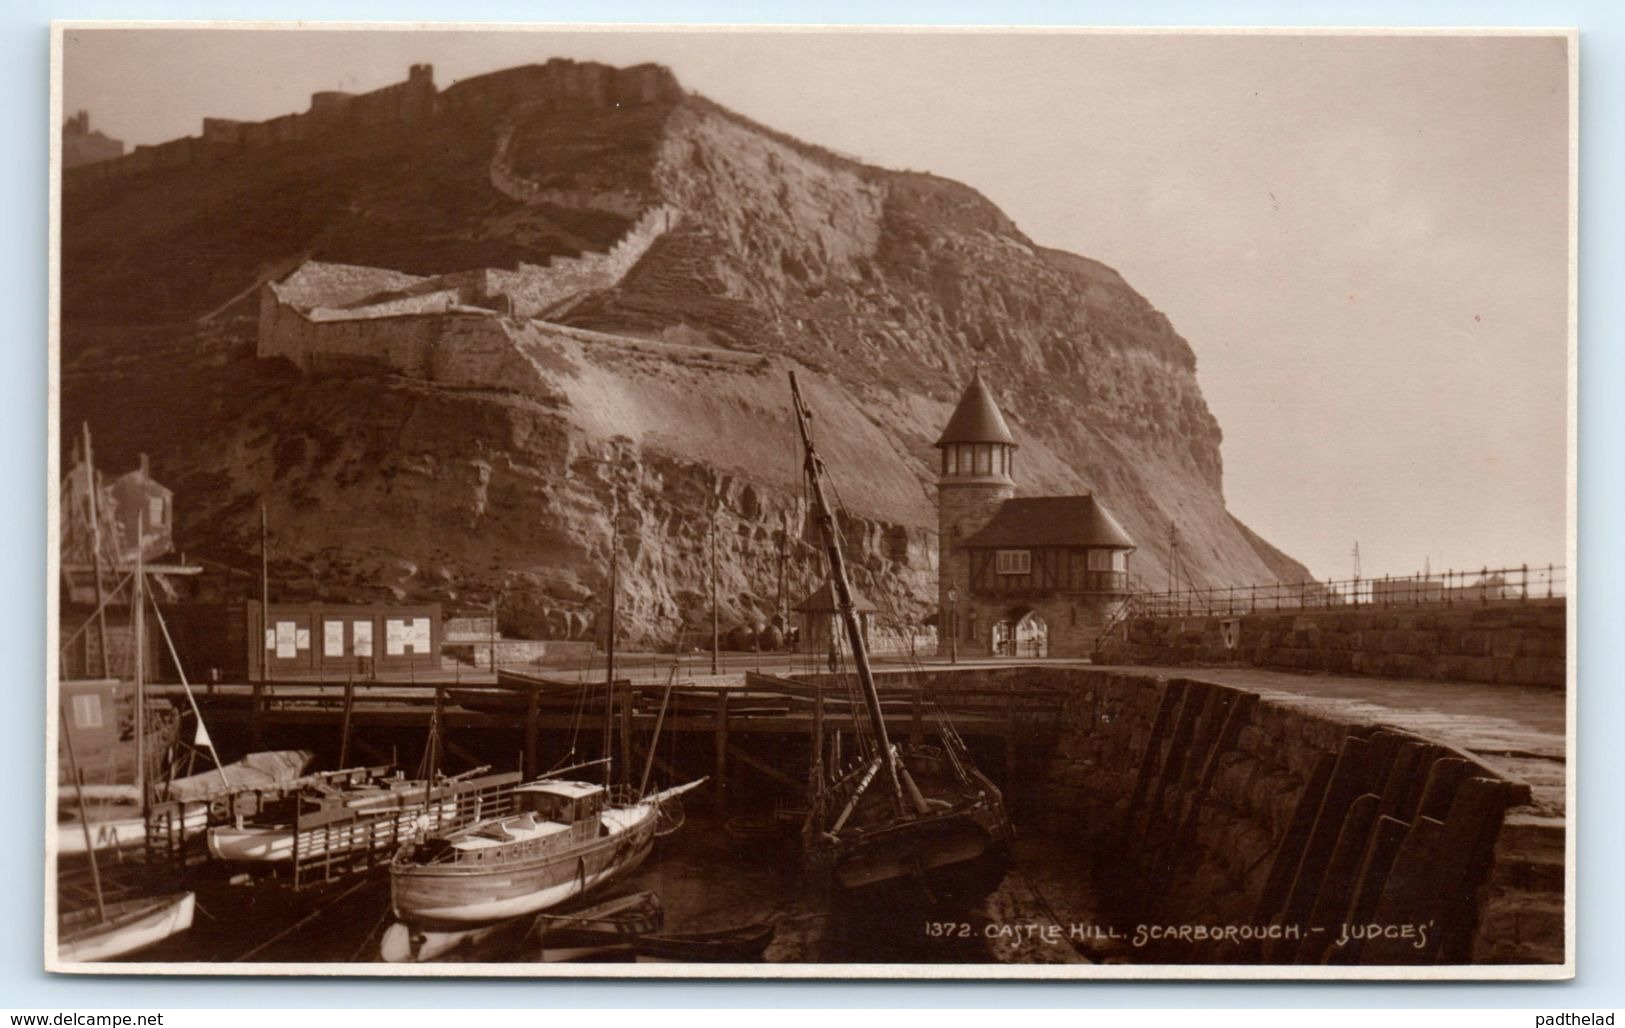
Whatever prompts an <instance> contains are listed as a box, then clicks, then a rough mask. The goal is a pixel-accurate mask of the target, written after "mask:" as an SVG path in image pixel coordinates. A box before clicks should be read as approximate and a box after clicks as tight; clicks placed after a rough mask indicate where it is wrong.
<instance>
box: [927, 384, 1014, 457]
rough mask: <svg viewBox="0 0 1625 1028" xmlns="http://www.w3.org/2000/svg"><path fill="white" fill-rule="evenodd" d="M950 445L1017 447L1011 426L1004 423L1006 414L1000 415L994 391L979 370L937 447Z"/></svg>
mask: <svg viewBox="0 0 1625 1028" xmlns="http://www.w3.org/2000/svg"><path fill="white" fill-rule="evenodd" d="M949 443H1004V444H1006V445H1009V446H1014V445H1015V444H1016V440H1015V437H1014V436H1012V435H1011V434H1010V426H1009V425H1006V424H1005V423H1004V415H1003V414H1000V413H999V405H998V404H997V403H995V402H994V400H993V394H992V392H990V391H989V390H988V388H987V384H986V383H985V382H983V381H982V373H981V372H980V371H978V372H976V374H975V376H973V377H972V378H971V380H970V385H968V386H966V387H965V395H963V396H961V397H960V398H959V406H958V407H955V408H954V414H953V417H951V418H949V419H948V427H947V428H945V429H943V430H942V438H941V439H938V440H937V445H938V446H946V445H947V444H949Z"/></svg>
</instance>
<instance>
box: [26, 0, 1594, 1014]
mask: <svg viewBox="0 0 1625 1028" xmlns="http://www.w3.org/2000/svg"><path fill="white" fill-rule="evenodd" d="M53 18H144V19H208V18H238V19H247V18H276V19H300V18H307V19H312V20H319V19H326V20H332V19H340V18H342V19H346V20H377V21H386V20H388V21H405V20H424V21H433V20H448V19H456V20H458V21H628V22H650V23H653V22H675V21H689V22H717V23H774V22H781V23H799V24H806V23H812V22H821V23H865V22H867V23H880V24H899V23H921V24H1022V25H1067V24H1070V25H1306V24H1322V25H1377V26H1382V25H1396V26H1397V25H1450V26H1456V25H1477V26H1501V25H1538V26H1565V27H1567V26H1578V27H1579V28H1580V30H1581V34H1580V96H1581V100H1580V123H1581V132H1580V137H1581V153H1580V287H1579V288H1580V494H1579V495H1580V515H1579V536H1580V539H1581V549H1580V555H1581V556H1580V570H1581V574H1580V575H1579V576H1578V577H1579V579H1580V582H1581V589H1582V590H1583V592H1584V596H1585V600H1584V603H1583V604H1581V605H1579V607H1578V609H1579V611H1580V626H1579V631H1580V648H1579V667H1580V682H1581V686H1580V701H1579V702H1580V723H1579V724H1580V727H1579V744H1578V750H1579V753H1580V760H1579V762H1578V767H1577V770H1578V774H1579V781H1580V783H1581V784H1580V803H1579V812H1578V824H1579V839H1580V854H1579V862H1578V868H1579V907H1578V911H1579V939H1578V958H1579V963H1578V968H1579V974H1578V977H1577V978H1576V980H1575V981H1573V982H1568V983H1484V984H1421V983H1417V984H1397V983H1371V984H1330V983H1293V984H1285V983H1213V984H1205V983H1171V982H1150V983H1143V984H1134V983H1114V982H1113V983H1109V982H1067V983H1052V984H1034V983H1021V984H1017V983H940V982H929V983H900V982H877V983H817V984H807V983H739V982H680V983H673V982H662V983H656V982H598V983H593V982H586V983H583V982H564V981H537V980H514V981H505V980H491V979H472V980H467V981H450V982H448V981H367V980H356V979H322V980H312V979H239V978H221V979H163V978H152V979H131V978H113V977H101V978H97V977H81V976H74V977H53V976H49V975H46V974H45V973H44V972H43V971H42V970H41V969H40V968H41V963H42V960H41V927H40V918H41V903H42V899H41V889H42V882H43V874H42V856H41V853H40V850H39V838H40V834H39V832H40V829H39V825H40V824H41V823H42V821H43V817H44V814H43V809H42V798H41V790H40V789H39V784H38V783H39V774H40V768H41V767H42V766H44V754H43V739H42V735H41V730H40V726H41V725H43V724H44V694H43V683H44V681H45V670H44V645H43V640H44V635H45V622H44V616H45V611H44V607H43V602H42V599H43V585H42V584H43V583H44V581H45V574H46V567H45V564H46V551H45V545H44V540H45V518H44V513H45V496H46V494H45V487H46V484H47V479H46V470H45V451H46V390H47V371H46V349H47V344H46V340H47V330H46V322H47V310H46V303H47V289H48V287H47V279H46V260H45V255H46V247H47V239H48V227H47V217H48V211H47V197H48V192H47V168H46V166H47V142H48V139H49V133H50V131H51V124H50V115H49V93H50V86H49V83H50V78H49V68H50V31H49V23H50V20H51V19H53ZM0 47H3V50H0V76H3V78H0V84H3V85H4V87H5V93H4V96H5V98H6V99H5V101H4V102H0V139H3V141H4V143H5V150H4V152H5V153H6V154H9V155H10V156H9V159H7V160H5V161H4V162H3V164H0V202H3V204H4V211H5V216H4V219H3V220H0V225H4V226H5V238H6V245H5V247H4V249H3V250H0V269H3V270H4V272H5V274H4V275H3V277H0V283H3V285H0V288H4V290H5V295H6V300H7V303H6V306H5V307H4V308H3V310H4V312H5V316H4V318H3V320H0V339H3V341H4V343H3V344H4V346H5V347H6V350H7V352H8V353H9V357H8V358H7V360H6V363H5V365H4V369H3V370H0V427H3V429H4V436H3V438H4V439H5V440H6V445H5V447H4V448H3V449H0V461H3V462H4V464H3V469H4V475H5V480H7V481H10V482H11V483H12V488H13V497H12V500H11V501H10V502H8V503H6V504H4V505H3V506H0V539H4V540H5V542H4V549H3V553H4V559H5V565H6V566H7V567H8V569H10V571H11V574H10V575H9V576H8V577H10V578H11V581H12V584H11V586H10V587H9V588H7V589H5V590H4V594H3V596H0V632H3V636H0V641H3V645H4V651H3V652H5V653H7V654H9V655H10V657H11V659H10V663H9V665H8V666H9V667H10V669H11V673H10V674H9V675H8V676H7V678H8V679H9V680H7V681H4V682H0V692H3V693H4V694H5V695H6V697H7V699H6V701H5V702H6V714H5V716H3V717H0V722H3V723H0V753H3V754H5V755H6V759H5V760H4V762H3V765H0V767H3V771H0V774H3V777H0V812H3V816H4V818H5V821H4V822H0V824H3V825H4V826H5V829H6V830H5V831H4V832H3V834H0V915H3V916H0V1008H5V1007H19V1008H34V1009H37V1010H40V1011H54V1010H72V1009H79V1010H85V1009H90V1008H96V1007H123V1008H126V1009H130V1008H146V1009H149V1010H150V1009H164V1008H175V1007H231V1006H248V1007H258V1006H278V1007H337V1006H378V1007H387V1006H407V1007H420V1006H439V1007H446V1006H450V1007H513V1006H532V1005H538V1006H552V1005H570V1006H651V1007H670V1006H696V1007H698V1006H723V1007H756V1006H780V1005H790V1006H830V1007H850V1006H882V1007H885V1006H896V1007H918V1006H926V1007H931V1006H936V1007H983V1006H986V1007H1039V1006H1080V1007H1089V1006H1097V1007H1130V1006H1177V1007H1208V1006H1227V1007H1250V1006H1266V1007H1304V1006H1311V1007H1312V1006H1335V1007H1346V1006H1388V1007H1430V1006H1440V1007H1542V1008H1567V1009H1579V1008H1598V1007H1616V1006H1625V982H1622V977H1625V974H1622V969H1625V940H1622V938H1621V929H1622V928H1625V917H1622V915H1625V902H1622V900H1625V873H1621V870H1620V864H1621V861H1622V860H1625V845H1622V839H1625V826H1622V824H1621V814H1622V808H1625V805H1622V803H1621V798H1622V793H1625V745H1620V743H1619V742H1618V741H1617V734H1618V733H1619V732H1620V731H1621V730H1622V729H1625V717H1622V707H1625V701H1622V691H1621V685H1620V680H1621V673H1620V672H1621V659H1620V656H1619V653H1618V651H1616V650H1614V648H1613V647H1611V646H1609V645H1608V643H1607V639H1608V635H1607V634H1606V633H1607V632H1608V631H1609V628H1610V626H1613V625H1615V624H1617V623H1618V619H1619V614H1620V612H1621V611H1622V610H1625V602H1622V597H1621V584H1620V576H1619V571H1620V567H1621V561H1620V557H1621V549H1622V548H1621V544H1620V542H1619V541H1618V540H1616V539H1615V538H1613V536H1612V535H1611V533H1610V532H1609V531H1608V529H1607V527H1606V526H1609V525H1613V526H1616V529H1617V527H1618V526H1620V525H1622V524H1625V519H1622V518H1621V516H1620V494H1621V488H1622V485H1625V482H1622V478H1625V476H1622V475H1621V474H1620V465H1619V458H1618V456H1617V454H1618V453H1620V452H1621V449H1620V447H1621V443H1622V428H1625V404H1622V403H1620V402H1619V401H1618V399H1617V394H1618V392H1619V390H1620V389H1621V388H1622V387H1625V373H1622V370H1625V369H1622V367H1621V346H1620V343H1619V341H1618V334H1619V329H1620V326H1621V325H1625V301H1622V300H1621V293H1620V290H1619V288H1618V283H1619V280H1620V278H1621V275H1622V272H1625V267H1622V265H1621V261H1620V247H1621V245H1622V243H1621V240H1622V239H1625V226H1622V225H1621V218H1620V189H1619V187H1618V185H1617V183H1618V182H1620V181H1625V167H1622V166H1621V160H1620V158H1621V142H1622V141H1621V132H1622V127H1625V118H1622V117H1621V115H1620V112H1619V109H1618V106H1617V105H1618V103H1619V101H1620V99H1621V95H1620V89H1619V79H1620V63H1621V61H1622V60H1625V14H1622V13H1621V7H1620V5H1618V4H1617V3H1608V2H1606V0H1598V2H1578V0H1574V2H1556V3H1545V4H1539V3H1516V2H1499V3H1497V2H1479V3H1471V2H1433V0H1408V2H1378V3H1355V2H1352V0H1348V2H1342V3H1333V2H1323V3H1287V2H1274V3H1267V2H1254V3H1212V2H1209V3H1203V2H1200V0H1185V2H1163V3H1148V2H1145V0H1141V2H1139V3H1074V4H1066V3H1043V2H1037V0H1004V2H1001V3H998V4H988V3H983V4H973V3H954V2H934V3H907V2H884V0H865V2H862V3H852V2H824V3H808V2H797V3H783V4H779V5H776V6H775V7H773V8H771V9H767V8H762V9H759V8H758V7H757V6H756V5H752V4H747V3H739V2H728V0H711V2H704V0H666V2H662V3H658V4H653V3H629V2H621V3H615V2H596V3H591V2H584V0H575V2H567V3H547V4H541V3H533V4H522V3H519V2H504V0H458V2H457V3H439V4H435V3H426V2H422V0H271V2H265V3H253V2H251V0H216V2H212V3H211V2H185V0H145V2H142V3H139V4H130V3H118V2H113V0H82V2H77V3H69V2H46V0H20V2H13V3H11V4H9V5H7V6H6V7H5V8H4V9H3V11H0ZM1610 287H1611V288H1610Z"/></svg>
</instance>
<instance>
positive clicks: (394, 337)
mask: <svg viewBox="0 0 1625 1028" xmlns="http://www.w3.org/2000/svg"><path fill="white" fill-rule="evenodd" d="M259 356H260V357H262V358H263V357H283V358H286V359H287V360H289V361H292V362H293V363H294V364H295V365H296V366H297V367H299V368H300V369H301V370H302V371H304V372H306V373H307V374H319V373H323V372H337V371H357V370H377V371H382V372H388V373H392V374H397V375H406V376H409V377H411V378H420V379H424V380H426V381H430V382H440V383H443V384H446V385H459V386H471V387H475V388H483V389H511V390H521V391H525V390H535V391H539V390H541V389H542V388H543V385H544V383H543V382H542V379H541V376H540V373H539V372H538V371H537V369H536V366H535V365H534V364H532V363H531V362H530V361H529V360H527V359H526V358H525V356H524V355H523V354H522V353H521V352H520V349H519V347H518V346H517V345H516V344H515V341H514V339H513V336H512V335H511V334H510V331H509V326H508V325H507V324H506V323H505V321H504V319H502V318H500V317H498V316H496V315H495V314H491V313H488V312H484V311H478V312H474V311H449V312H440V313H430V314H400V315H395V316H392V317H374V318H347V319H341V320H331V321H323V320H313V319H311V318H308V317H306V316H305V315H304V314H302V313H300V312H299V311H297V310H295V309H293V308H292V307H290V306H288V305H286V304H284V303H282V302H280V301H279V300H278V299H277V296H276V292H275V290H274V289H273V288H272V287H270V286H266V287H265V288H264V290H262V292H261V296H260V331H259Z"/></svg>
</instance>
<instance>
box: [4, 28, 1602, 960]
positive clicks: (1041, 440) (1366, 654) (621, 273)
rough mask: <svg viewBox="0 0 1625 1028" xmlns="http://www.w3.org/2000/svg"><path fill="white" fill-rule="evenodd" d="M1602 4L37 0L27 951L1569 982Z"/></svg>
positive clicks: (53, 956)
mask: <svg viewBox="0 0 1625 1028" xmlns="http://www.w3.org/2000/svg"><path fill="white" fill-rule="evenodd" d="M1577 47H1578V35H1577V33H1576V32H1575V31H1573V30H1568V29H1550V30H1542V29H1518V30H1511V29H1509V30H1493V31H1486V30H1471V29H1448V28H1439V29H1425V30H1386V29H1380V30H1379V29H1363V30H1335V31H1334V30H1313V29H1290V28H1282V29H1270V30H1239V29H1196V28H1193V29H1177V30H1175V29H1160V30H1150V29H1144V30H1056V29H1038V28H1032V29H998V30H992V29H977V30H964V29H959V30H955V29H947V28H941V29H938V28H927V27H910V28H890V29H879V28H863V27H836V26H828V27H803V28H795V29H785V28H769V27H750V26H738V27H719V26H663V27H635V26H633V27H628V26H591V25H500V26H492V25H486V26H473V25H457V24H449V23H448V24H440V25H436V24H423V25H406V24H344V23H331V24H321V23H309V22H306V23H299V24H297V25H296V24H293V23H275V22H267V23H248V22H238V23H226V22H221V23H212V24H211V23H188V24H178V23H139V22H58V23H56V24H55V25H53V27H52V58H53V59H52V73H53V90H52V94H53V95H52V111H51V115H52V120H51V125H52V131H53V134H54V138H53V140H52V145H51V157H52V167H51V199H52V212H51V213H52V225H51V230H52V248H51V262H52V263H51V276H52V279H51V285H52V302H53V307H52V319H51V331H52V339H51V354H50V375H51V379H50V386H51V390H52V391H51V409H50V424H49V427H48V432H49V454H48V476H49V483H48V487H47V493H48V501H49V502H48V506H49V509H48V511H47V515H48V522H49V531H50V533H51V540H50V543H49V547H50V553H49V554H48V557H49V561H50V567H49V572H48V577H47V581H46V588H45V610H46V621H47V640H46V660H45V664H46V668H47V679H48V680H47V682H46V683H45V690H46V696H47V701H46V711H47V717H46V721H45V724H43V725H42V726H40V730H41V731H42V732H43V733H44V738H45V740H46V749H45V753H46V755H47V758H46V763H45V768H44V778H43V780H42V781H41V782H40V785H39V794H43V796H44V797H45V804H46V808H45V809H46V824H45V826H44V831H45V838H44V840H43V848H44V852H45V858H46V864H45V869H46V882H45V912H44V914H45V920H44V938H43V940H42V942H43V958H44V966H45V967H46V969H47V970H50V971H53V972H62V973H80V974H83V973H94V974H108V973H114V974H117V973H131V974H157V975H163V974H185V975H240V974H257V975H264V974H283V975H334V974H344V975H378V976H393V977H425V978H433V977H436V976H470V975H474V976H505V977H525V976H536V977H544V976H546V977H581V978H589V977H633V976H637V977H681V978H697V977H722V978H764V977H765V978H836V979H854V978H923V979H934V978H956V979H959V978H973V979H1000V978H1016V979H1111V978H1148V977H1154V978H1269V979H1447V980H1465V979H1490V978H1500V979H1566V978H1571V977H1572V976H1573V974H1574V968H1575V958H1576V954H1575V952H1574V917H1575V909H1576V906H1575V904H1576V898H1575V887H1574V882H1575V878H1574V859H1573V852H1574V851H1573V840H1574V837H1575V834H1574V831H1575V826H1574V824H1573V819H1572V809H1573V797H1574V794H1575V781H1574V772H1573V765H1572V745H1573V729H1574V718H1575V710H1576V706H1575V681H1576V679H1575V669H1574V660H1573V654H1574V644H1575V631H1574V626H1575V611H1574V597H1575V595H1576V565H1575V552H1576V551H1575V546H1574V538H1575V495H1576V493H1575V488H1576V487H1575V470H1574V469H1575V445H1574V438H1575V431H1576V414H1575V403H1574V399H1575V372H1574V367H1575V358H1576V343H1575V314H1574V296H1575V276H1576V270H1575V269H1576V249H1575V238H1576V198H1575V183H1576V181H1577V178H1576V154H1577V145H1578V144H1577V140H1578V131H1577V125H1576V113H1575V112H1576V96H1577V82H1578V77H1577V64H1576V62H1577V60H1578V54H1577ZM31 834H32V833H31V830H30V831H29V832H28V833H27V834H26V835H25V837H24V840H23V844H24V845H25V846H32V845H33V844H32V842H31V841H30V839H29V838H28V836H29V835H31Z"/></svg>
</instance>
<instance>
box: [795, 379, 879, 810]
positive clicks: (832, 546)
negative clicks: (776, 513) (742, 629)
mask: <svg viewBox="0 0 1625 1028" xmlns="http://www.w3.org/2000/svg"><path fill="white" fill-rule="evenodd" d="M790 394H791V396H792V397H793V398H794V400H795V408H796V429H797V430H798V431H799V432H800V433H801V448H802V453H803V470H804V472H805V474H806V476H807V482H808V487H809V490H810V492H811V493H812V501H813V512H814V517H816V518H817V520H818V530H819V533H820V535H821V536H822V537H823V540H824V552H825V554H826V555H827V556H828V557H829V580H830V584H831V586H832V587H833V589H834V595H835V605H836V607H837V609H838V610H839V612H840V615H841V622H842V624H843V625H844V626H845V627H846V636H847V640H848V641H849V642H850V643H851V646H852V663H853V664H854V665H855V666H856V667H857V671H858V684H859V685H860V686H861V687H862V690H863V703H864V706H865V707H866V708H867V709H868V711H869V723H870V724H871V725H872V726H873V728H874V733H875V743H876V745H877V747H878V748H879V750H880V754H879V756H880V764H881V767H883V768H884V769H885V771H886V785H887V787H888V795H889V796H890V798H891V801H892V807H893V809H894V810H895V811H896V813H897V814H899V815H902V814H903V813H904V806H903V785H902V781H901V780H900V779H899V777H898V773H897V771H898V768H897V758H896V756H895V755H894V754H893V753H892V748H891V739H890V738H889V737H888V736H887V734H886V718H885V716H884V714H883V713H882V712H881V709H880V694H879V692H878V691H876V689H875V677H874V672H873V671H872V670H870V667H869V650H868V647H867V646H865V645H864V640H863V630H862V626H860V625H859V624H858V615H857V608H856V605H855V604H854V603H853V602H852V585H851V583H850V582H848V581H847V578H846V560H845V558H844V557H843V556H842V554H841V540H840V536H839V534H838V533H837V531H836V527H835V516H834V515H833V514H832V513H830V508H829V502H828V501H827V500H826V499H825V498H824V481H823V475H822V470H821V469H822V466H823V462H822V461H821V460H819V458H818V453H817V451H816V450H814V449H813V442H812V425H811V415H809V414H808V413H807V406H806V404H805V403H803V402H802V399H801V387H800V386H799V385H798V384H797V383H796V373H795V372H794V371H792V372H790Z"/></svg>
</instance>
